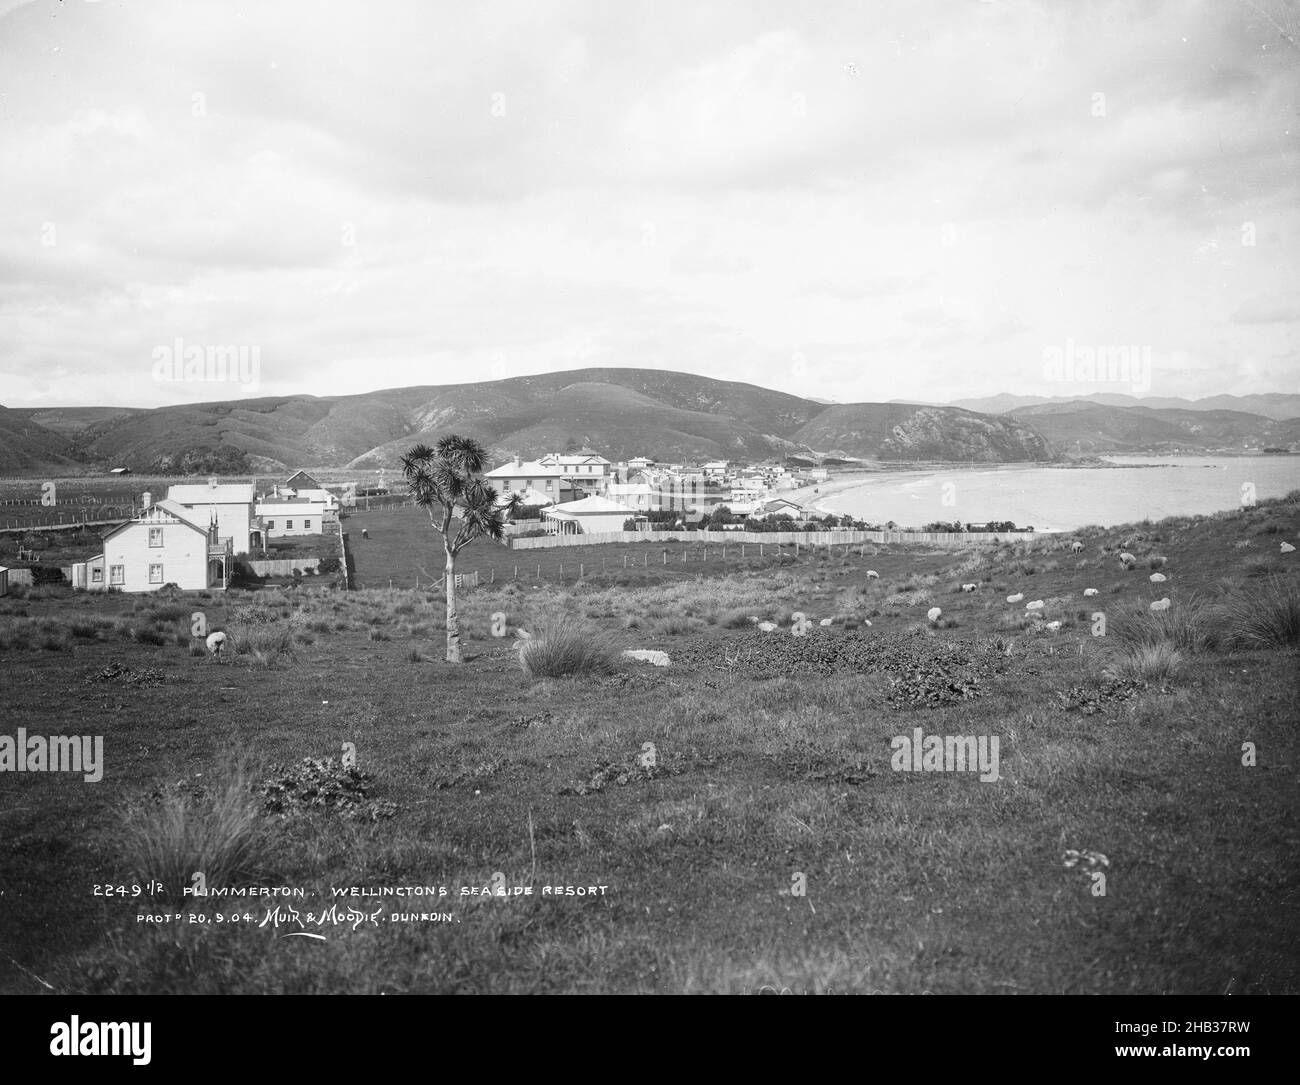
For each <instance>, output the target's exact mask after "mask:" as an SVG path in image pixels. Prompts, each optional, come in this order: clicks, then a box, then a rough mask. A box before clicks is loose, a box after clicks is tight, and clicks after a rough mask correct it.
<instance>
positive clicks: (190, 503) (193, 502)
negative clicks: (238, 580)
mask: <svg viewBox="0 0 1300 1085" xmlns="http://www.w3.org/2000/svg"><path fill="white" fill-rule="evenodd" d="M167 500H168V501H174V502H175V503H176V504H177V505H180V506H181V507H182V508H184V509H188V510H189V513H188V515H189V517H190V519H191V520H194V521H196V522H197V523H200V524H203V525H204V526H205V527H206V526H207V524H208V523H209V522H210V521H212V520H216V522H217V534H218V535H220V536H221V537H222V538H228V539H230V540H231V545H232V546H233V547H234V550H235V553H236V554H247V553H249V552H250V550H251V549H252V546H253V540H252V532H253V529H254V527H255V526H256V525H255V524H254V522H253V501H254V496H253V484H252V483H251V482H221V483H219V482H217V480H216V479H215V478H212V479H208V483H207V485H206V486H204V485H202V484H200V485H180V486H168V487H167Z"/></svg>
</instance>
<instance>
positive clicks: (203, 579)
mask: <svg viewBox="0 0 1300 1085" xmlns="http://www.w3.org/2000/svg"><path fill="white" fill-rule="evenodd" d="M347 502H348V494H346V493H344V494H342V495H340V494H336V493H334V492H332V491H330V490H327V489H325V487H323V486H322V485H321V484H320V483H319V482H317V481H316V480H315V479H314V478H312V477H311V475H309V474H307V473H306V472H305V471H298V472H297V473H295V474H294V475H292V476H290V477H289V478H288V479H286V480H285V481H284V482H283V483H275V484H273V485H272V486H271V488H270V489H269V490H267V491H266V492H264V493H261V494H259V493H258V492H257V487H256V486H255V484H253V483H251V482H218V481H217V480H216V479H215V478H212V479H209V480H208V481H207V483H206V484H204V483H195V484H190V483H184V484H178V485H174V486H169V487H168V488H167V496H166V498H164V499H163V500H161V501H154V500H153V497H152V495H151V494H148V493H146V494H144V496H143V499H142V505H143V508H142V510H141V512H140V514H139V515H138V516H136V517H135V518H134V519H131V520H128V521H127V522H126V523H124V524H120V525H118V526H117V527H115V528H113V529H112V530H110V531H108V532H107V533H106V534H105V535H104V551H103V553H101V554H98V555H96V556H95V557H93V558H91V559H90V560H89V561H86V562H80V563H78V564H75V565H73V567H72V570H73V571H72V582H73V586H74V587H78V588H85V589H87V590H89V591H105V590H107V589H109V588H116V589H118V590H120V591H124V592H146V591H157V590H158V589H159V588H161V587H162V586H163V585H164V584H175V585H176V586H177V587H179V588H182V589H184V590H186V591H194V590H202V589H205V588H215V589H222V588H225V587H227V586H228V585H229V583H230V575H231V573H232V572H233V570H234V561H235V556H236V555H249V556H254V555H259V554H260V555H265V554H266V552H267V548H268V544H269V542H270V540H271V539H277V538H285V537H290V536H302V535H319V534H321V533H322V531H323V530H324V525H325V524H327V523H330V522H333V521H336V520H337V519H338V512H339V506H340V504H346V503H347Z"/></svg>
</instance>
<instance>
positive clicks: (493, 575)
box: [488, 565, 497, 584]
mask: <svg viewBox="0 0 1300 1085" xmlns="http://www.w3.org/2000/svg"><path fill="white" fill-rule="evenodd" d="M496 582H497V567H496V566H495V565H493V566H492V571H491V572H490V573H489V574H488V583H489V584H495V583H496Z"/></svg>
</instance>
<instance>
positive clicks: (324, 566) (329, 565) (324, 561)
mask: <svg viewBox="0 0 1300 1085" xmlns="http://www.w3.org/2000/svg"><path fill="white" fill-rule="evenodd" d="M339 569H340V563H339V559H338V558H321V559H320V564H319V565H317V566H316V571H317V572H318V573H321V574H322V575H323V574H326V573H337V572H338V571H339Z"/></svg>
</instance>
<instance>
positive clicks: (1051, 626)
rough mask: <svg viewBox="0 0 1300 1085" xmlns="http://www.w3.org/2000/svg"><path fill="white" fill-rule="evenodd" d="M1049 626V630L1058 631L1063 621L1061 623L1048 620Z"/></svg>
mask: <svg viewBox="0 0 1300 1085" xmlns="http://www.w3.org/2000/svg"><path fill="white" fill-rule="evenodd" d="M1047 628H1048V630H1049V631H1050V632H1052V633H1055V632H1057V630H1059V629H1060V628H1061V623H1060V622H1048V623H1047Z"/></svg>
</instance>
